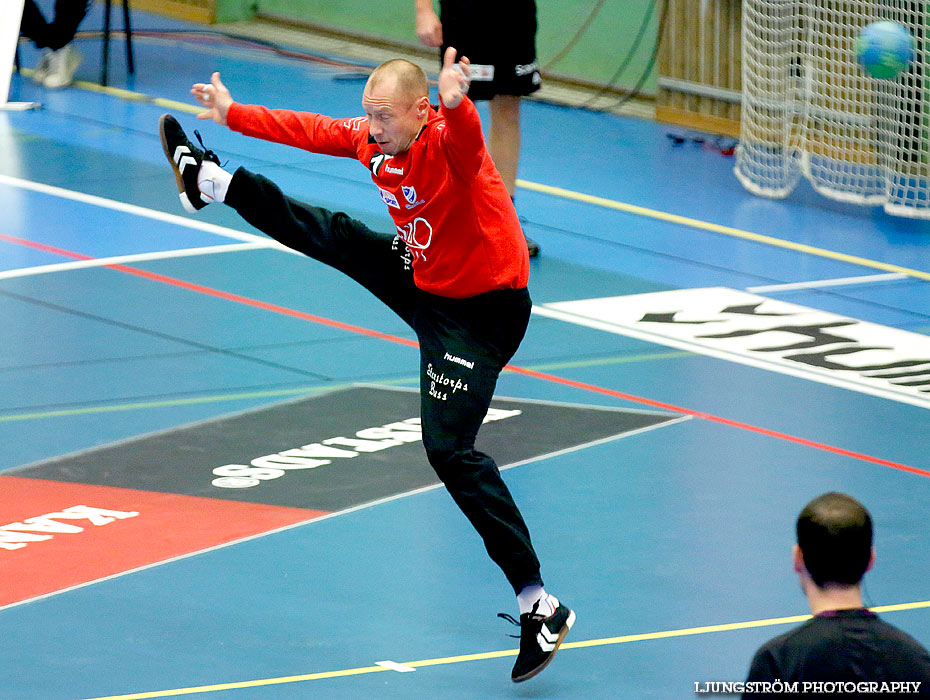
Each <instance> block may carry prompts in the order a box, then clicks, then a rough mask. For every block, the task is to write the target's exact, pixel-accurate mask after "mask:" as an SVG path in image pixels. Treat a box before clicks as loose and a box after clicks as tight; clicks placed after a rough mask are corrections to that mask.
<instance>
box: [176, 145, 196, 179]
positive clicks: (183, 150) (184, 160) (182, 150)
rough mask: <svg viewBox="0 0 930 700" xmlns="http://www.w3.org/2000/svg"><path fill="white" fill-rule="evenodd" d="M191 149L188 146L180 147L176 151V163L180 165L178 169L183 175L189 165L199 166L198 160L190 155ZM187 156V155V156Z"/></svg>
mask: <svg viewBox="0 0 930 700" xmlns="http://www.w3.org/2000/svg"><path fill="white" fill-rule="evenodd" d="M190 152H191V149H189V148H188V147H187V146H178V147H177V148H175V149H174V162H175V163H177V164H178V169H179V170H180V171H181V172H182V173H183V172H184V167H185V166H187V165H197V159H196V158H194V156H192V155H190ZM185 154H187V155H185Z"/></svg>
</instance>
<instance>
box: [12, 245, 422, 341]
mask: <svg viewBox="0 0 930 700" xmlns="http://www.w3.org/2000/svg"><path fill="white" fill-rule="evenodd" d="M0 241H6V242H7V243H15V244H16V245H21V246H24V247H26V248H35V249H36V250H41V251H44V252H46V253H55V254H57V255H62V256H64V257H67V258H74V259H76V260H95V259H96V258H92V257H89V256H87V255H83V254H82V253H75V252H73V251H70V250H63V249H62V248H55V247H54V246H50V245H45V244H44V243H36V242H35V241H29V240H26V239H25V238H16V237H15V236H7V235H5V234H3V233H0ZM101 267H106V268H109V269H111V270H118V271H120V272H125V273H127V274H130V275H136V276H137V277H144V278H146V279H150V280H153V281H155V282H162V283H164V284H170V285H171V286H173V287H180V288H182V289H187V290H190V291H192V292H198V293H200V294H206V295H207V296H211V297H216V298H218V299H225V300H226V301H233V302H235V303H237V304H244V305H245V306H252V307H255V308H257V309H262V310H264V311H271V312H273V313H276V314H282V315H284V316H293V317H294V318H299V319H302V320H304V321H312V322H313V323H319V324H320V325H323V326H329V327H331V328H338V329H340V330H343V331H349V332H350V333H357V334H359V335H365V336H368V337H371V338H380V339H381V340H389V341H391V342H392V343H400V344H401V345H409V346H410V347H414V348H416V347H419V343H417V342H416V341H415V340H409V339H408V338H401V337H400V336H396V335H390V334H388V333H382V332H380V331H373V330H371V329H370V328H363V327H362V326H354V325H352V324H351V323H342V322H341V321H334V320H333V319H330V318H324V317H323V316H316V315H314V314H308V313H305V312H303V311H297V310H296V309H289V308H288V307H286V306H278V305H277V304H269V303H267V302H264V301H259V300H257V299H252V298H250V297H244V296H241V295H239V294H231V293H230V292H223V291H221V290H219V289H213V288H212V287H205V286H203V285H201V284H194V283H193V282H185V281H184V280H179V279H176V278H174V277H166V276H165V275H159V274H157V273H155V272H148V271H147V270H140V269H138V268H135V267H129V266H128V265H119V264H116V265H101Z"/></svg>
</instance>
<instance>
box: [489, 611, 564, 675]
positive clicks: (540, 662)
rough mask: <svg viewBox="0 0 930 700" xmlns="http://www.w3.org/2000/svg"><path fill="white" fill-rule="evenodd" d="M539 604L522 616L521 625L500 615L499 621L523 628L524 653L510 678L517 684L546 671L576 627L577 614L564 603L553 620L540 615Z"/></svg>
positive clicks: (522, 652) (507, 616) (518, 656)
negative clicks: (500, 619) (502, 619)
mask: <svg viewBox="0 0 930 700" xmlns="http://www.w3.org/2000/svg"><path fill="white" fill-rule="evenodd" d="M538 606H539V603H538V602H537V603H536V605H534V606H533V611H532V612H528V613H523V614H522V615H520V622H517V621H516V620H514V619H513V617H512V616H511V615H507V614H505V613H498V617H502V618H504V619H505V620H509V621H510V622H512V623H513V624H515V625H519V626H520V653H519V654H517V662H516V663H515V664H514V665H513V671H512V672H511V674H510V678H511V680H513V682H514V683H520V682H522V681H525V680H529V679H530V678H532V677H533V676H535V675H536V674H537V673H539V672H540V671H542V670H543V669H544V668H545V667H546V666H548V665H549V663H550V662H551V661H552V659H553V657H554V656H555V652H557V651H558V650H559V646H560V645H561V644H562V640H563V639H565V635H566V634H568V630H570V629H571V627H572V625H573V624H575V613H574V611H572V610H569V609H568V608H566V607H565V606H564V605H562V604H561V603H559V604H558V607H557V608H556V609H555V612H554V613H552V614H551V615H550V616H549V617H543V616H542V615H538V614H537V613H536V609H537V607H538Z"/></svg>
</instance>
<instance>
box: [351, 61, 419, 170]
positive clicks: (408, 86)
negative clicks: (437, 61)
mask: <svg viewBox="0 0 930 700" xmlns="http://www.w3.org/2000/svg"><path fill="white" fill-rule="evenodd" d="M362 107H363V108H364V110H365V115H366V116H367V117H368V135H369V136H370V137H371V138H372V139H373V140H374V141H375V142H376V143H377V144H378V146H379V147H380V148H381V150H382V151H383V152H384V153H386V154H387V155H389V156H394V155H398V154H400V153H403V152H404V151H406V150H407V149H409V148H410V146H411V145H412V144H413V142H414V140H415V139H416V138H417V135H418V134H419V133H420V131H421V130H422V129H423V126H424V125H425V124H426V122H427V120H428V119H429V113H430V106H429V85H428V84H427V82H426V74H425V73H423V71H422V70H421V69H420V67H419V66H417V65H416V64H414V63H411V62H410V61H404V60H403V59H394V60H391V61H388V62H387V63H382V64H381V65H380V66H378V67H377V68H375V70H374V71H373V72H372V74H371V76H370V77H369V78H368V82H367V83H366V84H365V92H364V93H363V94H362Z"/></svg>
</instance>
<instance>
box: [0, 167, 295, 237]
mask: <svg viewBox="0 0 930 700" xmlns="http://www.w3.org/2000/svg"><path fill="white" fill-rule="evenodd" d="M0 185H8V186H10V187H18V188H20V189H23V190H32V191H33V192H41V193H42V194H50V195H52V196H53V197H61V198H62V199H70V200H73V201H75V202H82V203H84V204H92V205H93V206H95V207H103V208H104V209H113V210H115V211H121V212H125V213H127V214H133V215H134V216H143V217H145V218H147V219H154V220H156V221H163V222H165V223H168V224H174V225H176V226H185V227H187V228H193V229H197V230H199V231H206V232H207V233H213V234H216V235H217V236H223V237H224V238H234V239H236V240H237V241H247V242H249V243H259V242H261V243H266V244H267V245H266V246H265V247H268V248H274V249H276V250H284V251H287V252H288V253H294V254H295V255H303V253H298V252H297V251H295V250H291V249H290V248H288V247H286V246H283V245H281V244H280V243H278V242H277V241H273V240H270V239H268V238H265V237H264V236H258V235H256V234H254V233H245V232H244V231H236V230H235V229H231V228H226V227H225V226H217V225H216V224H209V223H207V222H205V221H197V220H196V219H189V218H187V217H184V216H176V215H175V214H166V213H165V212H162V211H156V210H154V209H147V208H145V207H140V206H136V205H135V204H127V203H126V202H117V201H116V200H113V199H106V198H105V197H97V196H95V195H92V194H85V193H83V192H75V191H74V190H66V189H64V188H63V187H55V186H54V185H46V184H43V183H41V182H33V181H32V180H23V179H22V178H18V177H12V176H10V175H2V174H0Z"/></svg>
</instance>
